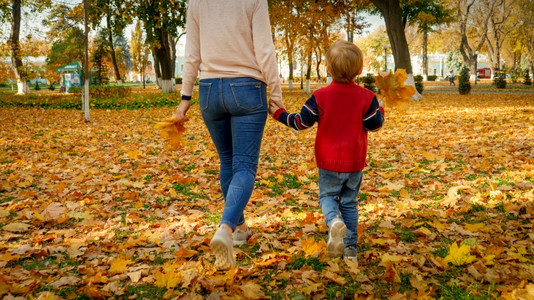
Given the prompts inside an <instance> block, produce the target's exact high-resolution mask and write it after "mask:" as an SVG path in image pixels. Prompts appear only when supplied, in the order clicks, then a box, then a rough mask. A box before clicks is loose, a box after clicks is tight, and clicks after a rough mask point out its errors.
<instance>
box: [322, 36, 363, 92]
mask: <svg viewBox="0 0 534 300" xmlns="http://www.w3.org/2000/svg"><path fill="white" fill-rule="evenodd" d="M326 64H327V66H328V67H329V69H330V73H332V79H333V80H334V81H337V82H340V83H348V82H351V81H353V80H354V78H356V76H358V75H360V72H361V71H362V66H363V54H362V50H360V48H358V46H356V45H354V44H353V43H351V42H347V41H337V42H335V43H334V45H332V48H330V49H329V50H328V51H327V52H326Z"/></svg>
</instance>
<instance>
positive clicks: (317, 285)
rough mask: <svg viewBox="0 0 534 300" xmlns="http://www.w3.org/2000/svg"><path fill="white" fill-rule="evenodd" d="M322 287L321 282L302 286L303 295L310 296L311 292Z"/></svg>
mask: <svg viewBox="0 0 534 300" xmlns="http://www.w3.org/2000/svg"><path fill="white" fill-rule="evenodd" d="M322 287H323V284H322V283H314V284H311V285H309V286H307V287H304V288H302V292H303V293H304V295H306V296H310V295H311V294H313V293H315V292H317V291H318V290H319V289H320V288H322Z"/></svg>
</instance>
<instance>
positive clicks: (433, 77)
mask: <svg viewBox="0 0 534 300" xmlns="http://www.w3.org/2000/svg"><path fill="white" fill-rule="evenodd" d="M437 78H438V75H428V78H427V80H428V81H436V79H437Z"/></svg>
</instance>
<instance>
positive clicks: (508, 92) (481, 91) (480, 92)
mask: <svg viewBox="0 0 534 300" xmlns="http://www.w3.org/2000/svg"><path fill="white" fill-rule="evenodd" d="M425 93H428V94H431V93H436V94H437V93H440V94H441V93H443V94H459V93H458V89H447V90H444V89H424V90H423V94H425ZM471 94H518V95H534V91H519V90H513V91H510V90H504V91H497V90H471Z"/></svg>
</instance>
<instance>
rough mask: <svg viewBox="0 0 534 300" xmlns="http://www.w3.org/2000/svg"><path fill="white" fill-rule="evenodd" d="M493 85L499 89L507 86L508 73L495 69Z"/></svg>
mask: <svg viewBox="0 0 534 300" xmlns="http://www.w3.org/2000/svg"><path fill="white" fill-rule="evenodd" d="M493 85H494V86H495V87H496V88H498V89H505V88H506V73H505V72H503V71H500V70H496V71H495V75H494V76H493Z"/></svg>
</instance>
